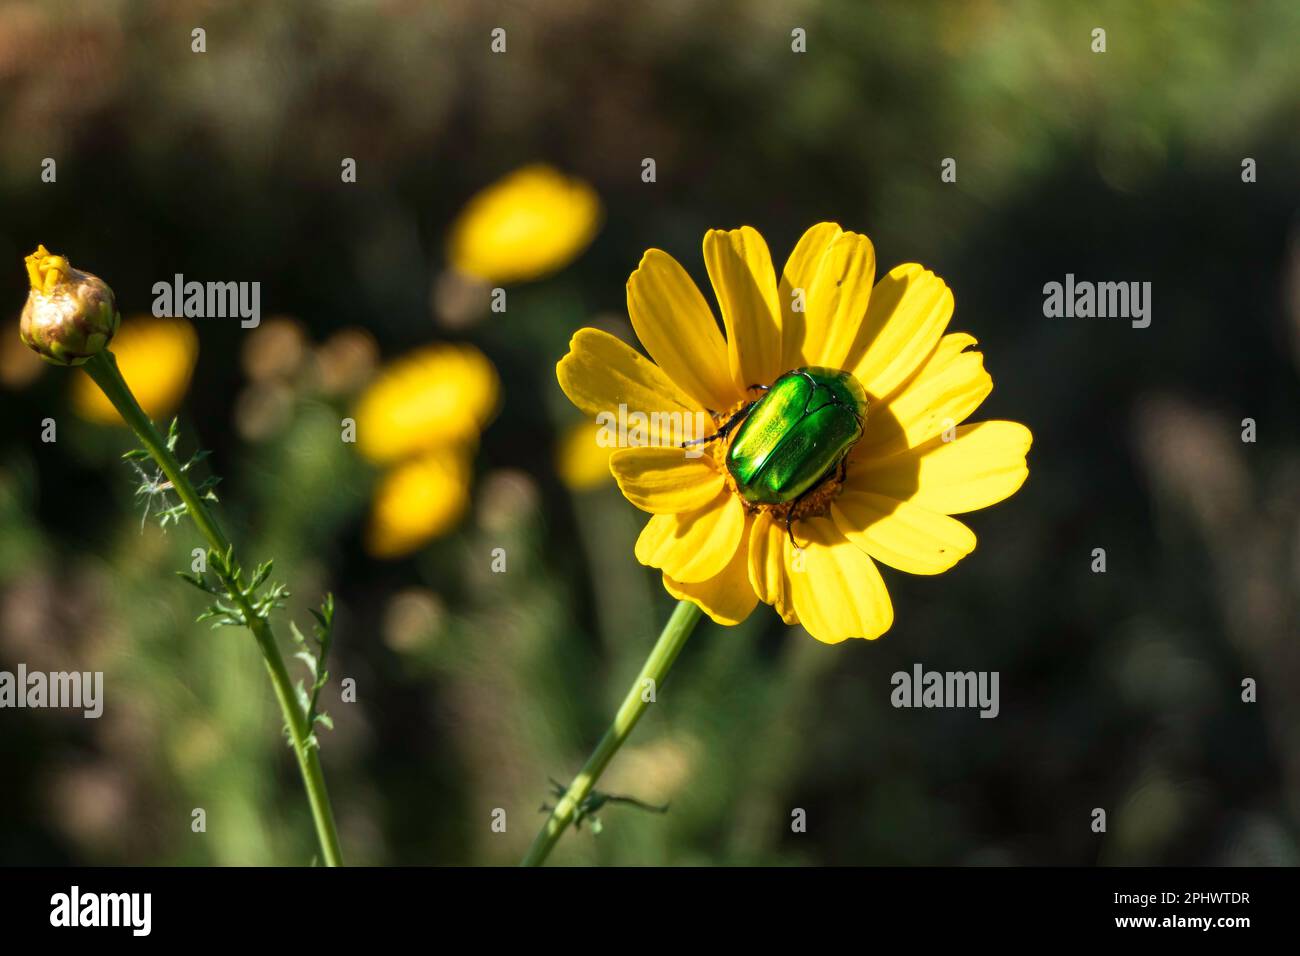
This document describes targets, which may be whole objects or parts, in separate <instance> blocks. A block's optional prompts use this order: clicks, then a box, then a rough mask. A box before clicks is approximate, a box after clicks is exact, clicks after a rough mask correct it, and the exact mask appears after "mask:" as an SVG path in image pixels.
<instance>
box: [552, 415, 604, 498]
mask: <svg viewBox="0 0 1300 956" xmlns="http://www.w3.org/2000/svg"><path fill="white" fill-rule="evenodd" d="M601 430H602V427H601V426H600V425H597V424H596V423H595V422H578V423H577V424H576V425H572V426H570V427H569V429H568V430H567V431H566V432H565V433H564V434H563V435H561V436H560V440H559V442H558V443H557V448H556V452H555V470H556V471H557V472H558V473H559V475H560V480H561V481H562V482H564V484H565V486H566V487H567V488H568V489H569V490H570V491H590V490H591V489H593V488H599V487H601V486H602V485H607V484H612V483H613V481H614V476H613V475H611V474H610V472H609V456H610V453H611V452H612V451H614V449H612V448H602V447H601V445H600V444H599V442H597V440H596V439H597V437H598V436H599V435H600V432H601Z"/></svg>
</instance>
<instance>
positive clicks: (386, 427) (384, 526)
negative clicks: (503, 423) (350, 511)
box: [355, 344, 501, 558]
mask: <svg viewBox="0 0 1300 956" xmlns="http://www.w3.org/2000/svg"><path fill="white" fill-rule="evenodd" d="M500 391H501V384H500V380H499V378H498V376H497V371H496V368H494V367H493V365H492V363H491V361H489V360H488V357H487V356H486V355H484V354H483V353H482V352H480V351H479V350H478V349H476V348H474V347H473V346H472V345H445V344H441V345H427V346H425V347H423V348H420V349H417V350H415V351H414V352H411V353H409V354H407V355H405V356H403V357H401V358H399V359H397V360H395V361H393V362H391V363H389V364H388V365H387V366H386V367H385V368H383V369H381V370H380V372H379V374H378V376H376V378H375V380H374V381H373V382H371V384H370V386H369V387H368V388H367V389H366V390H365V392H363V393H362V395H361V398H360V399H359V400H358V402H357V409H356V413H355V418H356V423H357V449H358V451H359V452H360V453H361V454H362V456H363V457H365V458H367V459H368V460H370V461H371V462H373V463H375V464H377V465H386V466H392V467H391V468H390V470H388V471H387V472H385V473H384V474H383V475H382V476H381V477H380V479H379V484H378V486H377V487H376V489H375V495H374V502H373V504H372V507H371V513H370V521H369V524H368V526H367V528H366V534H365V547H366V551H367V552H369V553H370V554H371V555H372V556H373V557H376V558H399V557H402V556H403V555H407V554H410V553H411V552H412V551H415V550H417V549H418V548H420V547H422V546H423V545H424V544H426V543H427V542H429V541H431V540H432V539H433V538H436V537H438V536H439V535H441V534H443V533H445V532H446V531H448V530H449V529H450V528H451V527H452V525H454V524H455V522H456V520H457V519H458V518H460V516H461V515H462V514H463V513H464V511H465V507H466V505H467V504H468V502H469V485H470V477H471V468H470V457H471V454H472V451H473V449H474V447H475V446H476V445H477V444H478V438H479V433H480V432H481V431H482V430H483V426H484V425H486V424H487V423H488V421H489V420H490V419H491V418H492V416H493V415H494V414H496V410H497V403H498V400H499V397H500Z"/></svg>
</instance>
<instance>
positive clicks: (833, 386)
mask: <svg viewBox="0 0 1300 956" xmlns="http://www.w3.org/2000/svg"><path fill="white" fill-rule="evenodd" d="M746 411H747V413H746ZM741 414H742V415H743V416H744V417H743V421H741V422H740V424H739V429H738V430H737V432H736V437H735V439H734V440H733V441H732V443H731V448H730V449H729V450H728V451H727V459H726V462H727V470H728V471H729V472H730V473H731V476H732V478H733V479H735V482H736V489H737V491H738V492H739V493H740V496H741V497H742V498H744V499H745V500H746V501H747V502H749V503H751V504H755V505H782V504H788V503H790V502H793V501H795V500H796V499H798V498H799V497H800V496H801V495H803V494H805V493H806V492H808V491H810V490H811V489H813V488H815V487H816V486H817V485H818V484H820V483H821V482H822V480H823V479H825V478H826V477H827V476H828V475H830V473H831V472H832V471H833V470H834V469H835V468H836V467H837V466H839V464H840V463H841V462H842V461H843V460H844V457H845V456H846V455H847V454H848V453H849V449H851V448H852V447H853V445H854V443H855V442H857V440H858V439H859V438H861V437H862V429H863V425H864V423H865V421H866V415H867V396H866V393H865V392H864V391H863V389H862V386H861V385H859V384H858V381H857V379H855V378H854V377H853V376H852V375H850V374H849V373H848V372H844V371H840V370H839V369H832V368H820V367H812V368H797V369H794V370H793V371H790V372H786V373H785V374H784V375H782V376H781V377H780V378H778V379H777V380H776V381H775V382H773V383H772V385H771V386H770V387H769V388H768V389H767V392H766V394H764V396H763V397H762V398H761V399H759V400H758V401H757V402H755V403H754V404H752V405H750V406H749V407H748V409H747V410H743V409H742V412H741ZM734 423H735V421H734V419H733V421H732V422H728V423H727V426H724V433H725V431H726V430H727V429H729V428H730V427H731V426H732V425H734Z"/></svg>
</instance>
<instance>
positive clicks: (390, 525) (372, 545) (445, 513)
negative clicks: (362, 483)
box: [365, 448, 470, 558]
mask: <svg viewBox="0 0 1300 956" xmlns="http://www.w3.org/2000/svg"><path fill="white" fill-rule="evenodd" d="M469 484H470V461H469V454H468V453H467V452H465V451H464V450H463V449H458V448H445V449H440V450H438V451H434V452H427V453H425V454H423V455H420V456H419V457H418V458H414V459H412V460H411V461H407V462H403V463H402V464H400V465H398V466H397V467H396V468H394V469H393V470H391V471H389V472H388V473H387V474H385V475H384V476H383V477H381V478H380V480H379V486H378V487H377V488H376V489H375V499H374V505H373V507H372V508H371V512H370V521H369V523H368V524H367V525H366V534H365V547H366V551H367V552H368V553H369V554H370V555H371V556H372V557H376V558H400V557H404V556H405V555H408V554H410V553H412V552H413V551H417V550H419V549H420V548H422V547H423V546H424V545H425V544H427V543H428V542H429V541H432V540H433V539H434V538H436V537H438V536H439V535H441V534H443V533H445V532H446V531H448V530H449V529H450V528H451V527H452V526H453V525H454V524H455V523H456V521H457V520H458V519H459V518H460V516H461V515H462V514H463V513H464V511H465V506H466V505H467V504H469Z"/></svg>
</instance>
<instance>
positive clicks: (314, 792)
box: [82, 349, 343, 866]
mask: <svg viewBox="0 0 1300 956" xmlns="http://www.w3.org/2000/svg"><path fill="white" fill-rule="evenodd" d="M82 367H83V368H84V369H85V370H86V372H87V374H89V375H90V377H91V378H92V379H94V381H95V384H96V385H98V386H99V387H100V389H101V390H102V391H103V393H104V395H105V396H107V398H108V400H109V401H110V402H112V403H113V407H114V408H116V409H117V411H118V413H119V414H120V415H121V416H122V418H123V420H124V421H125V422H126V423H127V424H128V425H130V426H131V429H132V431H134V432H135V434H136V437H138V438H139V439H140V442H141V443H142V444H143V445H144V447H145V449H146V450H147V451H148V452H149V455H150V456H151V457H152V458H153V460H154V461H155V462H157V463H158V467H159V468H161V469H162V472H163V474H164V475H166V476H167V480H168V481H169V482H171V485H172V488H173V489H174V490H175V492H176V494H177V496H178V497H179V498H180V499H181V501H182V502H184V504H185V507H186V511H187V513H188V515H189V516H190V517H191V518H192V519H193V520H194V523H195V525H197V526H198V529H199V531H200V532H201V533H202V535H203V537H204V538H205V539H206V540H207V542H208V546H209V547H210V548H211V549H212V550H213V551H215V552H218V553H221V554H224V553H225V552H227V551H228V550H229V549H230V541H229V539H227V538H226V536H225V534H223V533H222V531H221V528H220V527H219V526H218V525H217V523H216V521H215V520H213V518H212V514H211V512H209V511H208V508H207V506H206V505H205V504H204V502H203V499H202V497H201V496H200V495H199V493H198V491H197V490H196V489H195V487H194V484H193V483H192V482H191V481H190V479H189V476H188V475H186V474H185V472H184V471H183V470H182V468H181V464H180V462H179V461H177V459H176V456H175V455H174V454H172V452H171V451H170V450H169V449H168V448H167V441H166V440H165V439H164V438H163V437H162V435H161V434H160V433H159V431H158V429H157V428H155V427H154V424H153V422H152V421H151V420H150V418H149V416H148V415H146V414H145V413H144V409H142V408H141V407H140V403H139V402H137V401H136V400H135V396H134V395H133V394H132V393H131V388H130V386H128V385H127V384H126V380H125V379H124V378H122V373H121V372H120V371H119V370H118V367H117V361H116V359H114V358H113V353H112V352H110V351H108V350H107V349H105V350H104V351H102V352H100V353H98V354H97V355H94V356H92V357H91V358H90V359H89V360H88V361H87V362H86V364H85V365H84V366H82ZM227 584H228V586H229V587H230V593H231V598H232V599H233V600H234V601H235V604H236V605H237V606H238V608H239V610H240V611H241V612H242V614H243V615H244V619H245V620H246V621H247V622H248V629H249V630H250V631H252V632H253V637H254V639H256V641H257V646H258V648H259V649H260V650H261V652H262V658H263V660H265V662H266V670H267V673H268V674H269V675H270V677H271V685H272V686H273V687H274V689H275V699H276V701H277V702H278V703H279V704H280V711H281V712H282V713H283V714H284V721H285V724H286V726H287V727H288V729H289V737H290V740H291V742H292V746H293V752H294V756H295V757H297V758H298V769H299V770H300V771H301V772H302V782H303V787H304V788H305V789H306V791H307V802H308V804H309V805H310V806H311V815H312V820H313V821H314V822H315V824H316V835H317V837H318V838H319V841H320V850H321V856H322V859H323V862H324V863H325V865H326V866H340V865H342V863H343V857H342V854H341V852H340V850H339V837H338V831H337V829H336V828H335V826H334V811H333V809H332V808H331V807H330V798H329V792H328V791H327V790H326V789H325V774H324V771H323V770H322V769H321V763H320V753H319V751H318V750H317V748H316V746H315V745H314V744H312V743H310V742H309V741H310V737H311V732H312V728H311V727H309V726H307V715H306V714H305V713H303V709H302V707H300V706H299V704H298V700H297V696H296V694H295V692H294V687H293V680H292V678H290V677H289V671H288V668H286V667H285V664H284V657H283V656H282V655H281V653H280V648H279V646H278V645H277V644H276V643H275V635H274V634H273V633H272V631H271V626H270V624H268V623H267V621H266V618H264V617H262V616H260V615H259V614H257V613H256V612H255V611H254V610H253V607H252V604H251V603H250V601H249V599H248V597H247V596H245V595H244V594H243V593H242V591H241V589H240V582H239V581H234V582H227Z"/></svg>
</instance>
